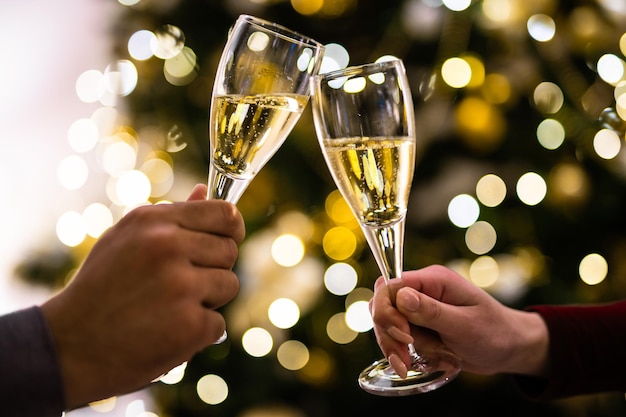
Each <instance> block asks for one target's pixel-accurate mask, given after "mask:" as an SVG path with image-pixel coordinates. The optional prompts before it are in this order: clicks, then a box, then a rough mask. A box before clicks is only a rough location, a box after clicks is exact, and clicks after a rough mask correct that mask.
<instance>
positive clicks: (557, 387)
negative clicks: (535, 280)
mask: <svg viewBox="0 0 626 417" xmlns="http://www.w3.org/2000/svg"><path fill="white" fill-rule="evenodd" d="M531 309H532V310H535V311H537V312H538V313H539V314H541V315H542V317H543V320H544V321H545V322H546V325H547V327H548V331H549V333H550V346H549V357H550V360H549V366H548V369H547V373H546V377H545V378H544V380H536V379H528V378H518V379H517V383H518V385H519V386H520V388H521V389H522V392H523V393H524V394H526V395H527V396H529V397H531V398H533V399H536V400H548V399H553V398H561V397H569V396H574V395H582V394H592V393H596V392H608V391H624V390H626V379H624V378H623V375H624V373H626V360H625V359H624V352H625V351H626V320H625V319H624V318H625V317H626V301H625V302H619V303H613V304H608V305H600V306H585V307H582V306H536V307H532V308H531Z"/></svg>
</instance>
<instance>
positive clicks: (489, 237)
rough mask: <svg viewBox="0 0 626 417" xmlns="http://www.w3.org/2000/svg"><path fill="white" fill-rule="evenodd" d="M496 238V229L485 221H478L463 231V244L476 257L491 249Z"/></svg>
mask: <svg viewBox="0 0 626 417" xmlns="http://www.w3.org/2000/svg"><path fill="white" fill-rule="evenodd" d="M497 238H498V235H497V233H496V229H494V227H493V226H492V225H491V224H489V223H488V222H485V221H478V222H476V223H474V224H473V225H471V226H470V227H468V228H467V230H466V231H465V244H466V245H467V248H468V249H469V250H471V251H472V252H473V253H475V254H477V255H483V254H485V253H487V252H489V251H490V250H491V249H493V247H494V246H495V244H496V241H497Z"/></svg>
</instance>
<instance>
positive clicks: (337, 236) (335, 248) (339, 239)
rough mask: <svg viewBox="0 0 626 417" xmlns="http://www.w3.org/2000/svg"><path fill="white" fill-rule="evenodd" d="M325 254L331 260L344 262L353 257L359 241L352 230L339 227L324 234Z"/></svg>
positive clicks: (323, 245)
mask: <svg viewBox="0 0 626 417" xmlns="http://www.w3.org/2000/svg"><path fill="white" fill-rule="evenodd" d="M322 247H323V248H324V253H325V254H326V255H327V256H328V257H329V258H331V259H334V260H336V261H343V260H346V259H348V258H349V257H351V256H352V255H353V254H354V252H355V251H356V249H357V239H356V236H355V235H354V232H352V230H350V229H348V228H347V227H343V226H337V227H333V228H332V229H330V230H328V231H327V232H326V233H325V234H324V240H323V242H322Z"/></svg>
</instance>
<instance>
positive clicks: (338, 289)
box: [324, 262, 358, 295]
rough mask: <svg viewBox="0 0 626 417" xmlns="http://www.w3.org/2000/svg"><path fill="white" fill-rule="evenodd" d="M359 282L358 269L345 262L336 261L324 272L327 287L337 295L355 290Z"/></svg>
mask: <svg viewBox="0 0 626 417" xmlns="http://www.w3.org/2000/svg"><path fill="white" fill-rule="evenodd" d="M357 282H358V275H357V272H356V270H355V269H354V268H353V267H352V266H351V265H349V264H347V263H344V262H336V263H334V264H332V265H331V266H329V267H328V268H327V269H326V272H325V273H324V285H325V286H326V289H327V290H328V291H329V292H330V293H331V294H335V295H346V294H348V293H350V291H352V290H354V288H355V287H356V284H357Z"/></svg>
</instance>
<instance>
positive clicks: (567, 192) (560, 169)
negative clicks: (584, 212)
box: [549, 162, 590, 207]
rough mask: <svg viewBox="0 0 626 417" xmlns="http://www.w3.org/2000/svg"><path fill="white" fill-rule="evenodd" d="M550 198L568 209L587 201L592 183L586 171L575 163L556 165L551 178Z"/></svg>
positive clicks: (551, 172)
mask: <svg viewBox="0 0 626 417" xmlns="http://www.w3.org/2000/svg"><path fill="white" fill-rule="evenodd" d="M549 184H550V197H551V198H552V199H554V200H555V201H556V202H557V203H561V204H563V205H565V206H567V207H571V205H572V204H578V203H583V202H585V201H587V198H588V197H589V192H590V182H589V178H588V176H587V174H586V172H585V170H584V169H583V168H582V167H581V166H580V164H578V163H575V162H562V163H559V164H556V165H555V166H554V168H552V170H551V171H550V176H549Z"/></svg>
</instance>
